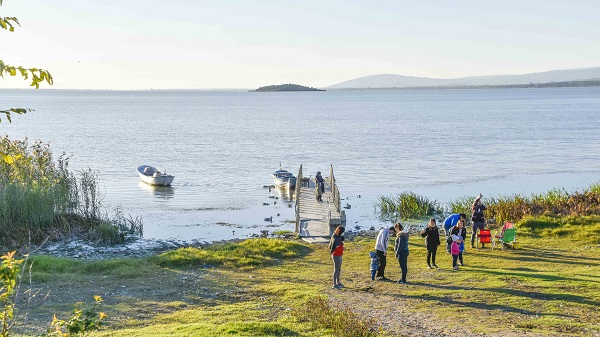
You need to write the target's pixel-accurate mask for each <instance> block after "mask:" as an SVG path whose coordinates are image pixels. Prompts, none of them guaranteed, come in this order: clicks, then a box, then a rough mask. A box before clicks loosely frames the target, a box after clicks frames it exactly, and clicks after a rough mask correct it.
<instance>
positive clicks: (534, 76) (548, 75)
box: [328, 67, 600, 89]
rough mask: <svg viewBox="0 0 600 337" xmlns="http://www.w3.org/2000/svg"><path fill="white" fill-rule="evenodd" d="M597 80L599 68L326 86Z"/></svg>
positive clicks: (381, 78) (389, 78)
mask: <svg viewBox="0 0 600 337" xmlns="http://www.w3.org/2000/svg"><path fill="white" fill-rule="evenodd" d="M574 81H578V82H580V81H600V67H594V68H579V69H570V70H552V71H545V72H541V73H531V74H524V75H491V76H470V77H460V78H430V77H413V76H402V75H392V74H382V75H371V76H365V77H359V78H356V79H353V80H349V81H345V82H342V83H338V84H334V85H332V86H330V87H328V88H329V89H368V88H371V89H375V88H415V87H465V86H510V85H526V84H531V83H553V82H574Z"/></svg>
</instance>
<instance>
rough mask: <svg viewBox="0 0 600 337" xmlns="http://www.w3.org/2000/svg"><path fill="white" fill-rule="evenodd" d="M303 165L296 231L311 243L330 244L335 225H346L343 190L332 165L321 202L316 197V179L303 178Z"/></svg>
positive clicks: (298, 181)
mask: <svg viewBox="0 0 600 337" xmlns="http://www.w3.org/2000/svg"><path fill="white" fill-rule="evenodd" d="M302 178H303V175H302V165H300V169H299V170H298V176H297V182H296V190H295V193H294V197H295V201H296V208H295V211H296V233H297V234H298V236H300V237H301V238H302V239H303V240H305V241H308V242H310V243H327V242H329V238H330V237H331V234H332V233H333V230H334V229H335V227H336V226H340V225H342V226H343V225H345V222H346V221H345V213H344V212H343V211H342V212H340V192H339V189H338V187H337V184H336V182H335V176H334V175H333V166H332V165H330V170H329V177H325V193H323V195H322V200H323V201H322V202H318V201H317V198H316V184H315V180H314V178H310V179H309V180H308V181H306V180H307V179H302Z"/></svg>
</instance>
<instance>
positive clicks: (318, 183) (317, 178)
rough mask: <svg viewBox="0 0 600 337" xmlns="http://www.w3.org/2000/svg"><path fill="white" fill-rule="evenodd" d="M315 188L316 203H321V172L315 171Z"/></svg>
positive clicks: (322, 190) (322, 188)
mask: <svg viewBox="0 0 600 337" xmlns="http://www.w3.org/2000/svg"><path fill="white" fill-rule="evenodd" d="M315 185H316V186H315V187H316V192H317V201H319V202H321V201H323V199H322V196H323V193H325V179H323V176H322V175H321V171H317V175H316V176H315Z"/></svg>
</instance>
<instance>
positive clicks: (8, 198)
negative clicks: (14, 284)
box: [0, 136, 142, 247]
mask: <svg viewBox="0 0 600 337" xmlns="http://www.w3.org/2000/svg"><path fill="white" fill-rule="evenodd" d="M68 165H69V157H68V156H66V155H65V154H62V155H61V156H59V158H58V160H57V161H56V162H54V160H53V156H52V151H51V150H50V147H49V146H48V145H47V144H43V143H42V142H41V141H35V142H34V143H33V144H32V145H30V144H29V142H28V140H27V139H25V140H11V139H9V138H8V137H7V136H2V137H0V245H2V246H6V247H16V246H21V245H24V244H34V245H35V244H36V243H39V242H42V241H43V240H45V239H46V238H48V237H50V236H55V237H65V236H68V235H71V234H75V233H76V234H83V236H86V237H88V238H90V239H93V240H94V241H98V242H102V243H116V242H122V241H123V240H125V237H126V236H128V235H141V231H142V226H141V222H140V221H139V220H137V219H127V218H125V217H124V216H123V215H122V214H120V213H119V212H117V214H116V215H112V216H109V215H108V214H107V212H104V211H103V209H102V206H101V199H102V198H101V195H100V192H99V189H98V177H97V175H96V174H95V173H94V172H93V171H91V170H87V171H81V172H77V173H71V172H70V171H69V170H68Z"/></svg>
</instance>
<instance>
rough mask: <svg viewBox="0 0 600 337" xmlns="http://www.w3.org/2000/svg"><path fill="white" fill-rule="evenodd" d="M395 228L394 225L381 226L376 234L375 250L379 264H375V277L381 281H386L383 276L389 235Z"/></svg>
mask: <svg viewBox="0 0 600 337" xmlns="http://www.w3.org/2000/svg"><path fill="white" fill-rule="evenodd" d="M395 232H396V230H395V229H394V227H390V228H382V229H381V230H380V231H379V234H377V241H375V250H376V251H377V258H378V259H379V265H378V266H377V274H375V277H376V278H377V279H378V280H381V281H387V280H388V278H386V277H385V265H386V256H387V250H388V246H389V244H390V236H392V235H393V234H394V233H395Z"/></svg>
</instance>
